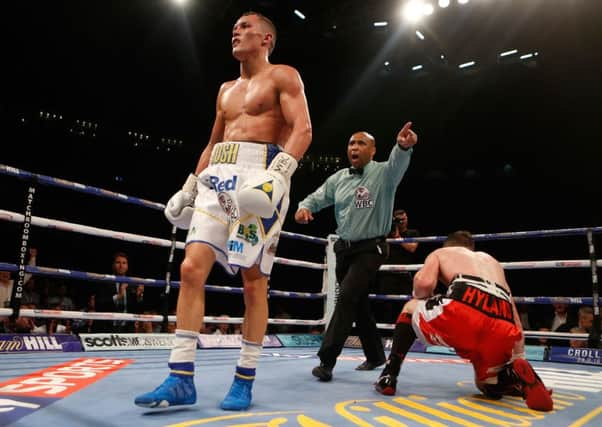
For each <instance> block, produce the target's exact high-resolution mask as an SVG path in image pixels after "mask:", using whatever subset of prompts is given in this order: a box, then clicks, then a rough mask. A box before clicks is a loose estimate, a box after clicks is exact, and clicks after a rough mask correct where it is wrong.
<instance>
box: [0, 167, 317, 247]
mask: <svg viewBox="0 0 602 427" xmlns="http://www.w3.org/2000/svg"><path fill="white" fill-rule="evenodd" d="M0 175H7V176H13V177H17V178H20V179H22V180H28V181H33V182H37V183H40V184H43V185H48V186H50V187H59V188H65V189H68V190H73V191H76V192H80V193H85V194H91V195H94V196H98V197H101V198H105V199H112V200H117V201H119V202H122V203H127V204H132V205H137V206H143V207H146V208H150V209H154V210H159V211H163V210H164V209H165V205H164V204H162V203H157V202H152V201H150V200H145V199H141V198H138V197H131V196H128V195H126V194H121V193H116V192H114V191H110V190H105V189H103V188H98V187H93V186H90V185H85V184H80V183H78V182H72V181H68V180H66V179H61V178H53V177H51V176H47V175H40V174H36V173H32V172H28V171H25V170H23V169H19V168H15V167H12V166H8V165H5V164H1V163H0ZM0 212H2V211H0ZM17 215H19V214H17ZM21 222H22V221H21ZM65 224H68V223H65ZM84 227H85V226H84ZM91 228H94V227H91ZM65 230H66V231H71V230H69V229H65ZM126 234H128V233H126ZM281 234H282V235H283V236H286V237H290V238H293V239H297V240H304V241H307V242H313V243H319V244H323V245H325V244H326V239H324V238H321V237H314V236H307V235H304V234H299V233H291V232H288V231H282V232H281ZM165 242H167V244H166V245H160V246H167V247H169V244H170V242H169V241H168V240H165ZM141 243H142V242H141ZM144 243H145V242H144ZM151 244H152V243H151Z"/></svg>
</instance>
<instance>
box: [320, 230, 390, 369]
mask: <svg viewBox="0 0 602 427" xmlns="http://www.w3.org/2000/svg"><path fill="white" fill-rule="evenodd" d="M334 250H335V253H336V263H337V265H336V277H337V282H338V283H339V292H338V295H337V301H336V305H335V308H334V313H333V315H332V318H331V320H330V323H329V324H328V328H327V329H326V333H325V334H324V340H323V341H322V345H321V347H320V350H319V351H318V356H319V357H320V360H321V362H322V363H323V364H325V365H326V366H330V367H333V366H334V365H335V363H336V360H337V357H338V356H339V355H340V354H341V351H342V350H343V346H344V344H345V340H346V339H347V337H348V336H349V334H350V333H351V329H352V327H353V322H354V321H355V323H356V326H357V328H358V335H359V338H360V341H361V343H362V348H363V350H364V354H365V356H366V360H368V361H369V362H372V363H374V364H376V365H379V364H382V363H384V361H385V360H386V358H385V351H384V348H383V344H382V340H381V337H380V334H379V332H378V328H377V327H376V321H375V319H374V315H373V313H372V308H371V304H370V300H369V299H368V294H369V291H370V285H371V284H372V283H374V282H375V278H376V272H377V271H378V269H379V267H380V266H381V265H382V263H383V262H384V261H386V259H387V257H388V254H389V246H388V244H387V242H386V241H385V240H384V238H377V239H369V240H365V241H360V242H353V243H351V244H348V245H344V244H343V242H342V241H340V240H339V241H337V243H335V245H334Z"/></svg>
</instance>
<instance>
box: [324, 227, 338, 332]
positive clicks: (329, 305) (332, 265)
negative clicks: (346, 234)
mask: <svg viewBox="0 0 602 427" xmlns="http://www.w3.org/2000/svg"><path fill="white" fill-rule="evenodd" d="M337 239H338V236H337V235H336V234H329V235H328V243H327V245H326V281H324V282H323V283H324V285H323V286H322V292H323V293H325V294H326V301H325V302H324V320H325V321H326V323H325V324H324V330H325V331H326V329H327V328H328V324H329V323H330V319H331V318H332V314H333V313H334V306H335V304H336V301H337V294H338V285H337V276H336V265H337V260H336V256H335V254H334V243H335V242H336V241H337Z"/></svg>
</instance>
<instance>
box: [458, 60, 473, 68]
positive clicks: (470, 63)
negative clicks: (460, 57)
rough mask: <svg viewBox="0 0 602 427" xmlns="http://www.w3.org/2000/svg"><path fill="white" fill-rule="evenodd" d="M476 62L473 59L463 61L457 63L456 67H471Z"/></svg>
mask: <svg viewBox="0 0 602 427" xmlns="http://www.w3.org/2000/svg"><path fill="white" fill-rule="evenodd" d="M475 64H476V62H475V61H469V62H465V63H463V64H460V65H458V68H468V67H472V66H474V65H475Z"/></svg>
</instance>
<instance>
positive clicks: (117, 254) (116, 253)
mask: <svg viewBox="0 0 602 427" xmlns="http://www.w3.org/2000/svg"><path fill="white" fill-rule="evenodd" d="M117 258H125V259H127V260H128V261H129V259H128V255H127V254H126V253H125V252H115V253H114V254H113V262H115V260H116V259H117Z"/></svg>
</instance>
